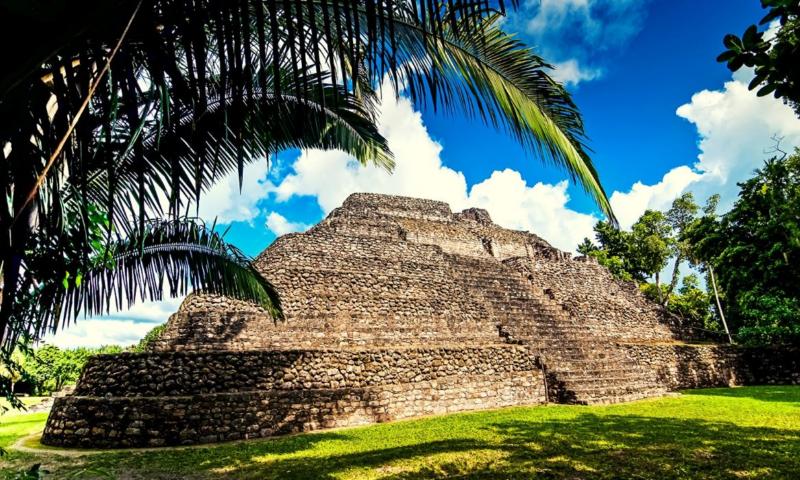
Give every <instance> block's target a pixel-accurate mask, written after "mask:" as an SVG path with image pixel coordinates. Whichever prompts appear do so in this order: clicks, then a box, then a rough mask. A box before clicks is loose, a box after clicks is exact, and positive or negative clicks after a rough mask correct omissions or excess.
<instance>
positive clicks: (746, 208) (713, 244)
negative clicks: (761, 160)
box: [685, 152, 800, 336]
mask: <svg viewBox="0 0 800 480" xmlns="http://www.w3.org/2000/svg"><path fill="white" fill-rule="evenodd" d="M739 186H740V188H741V191H740V193H739V198H738V200H737V201H736V203H735V204H734V206H733V208H732V209H731V211H730V212H728V213H726V214H724V215H722V216H721V217H720V218H716V217H713V216H709V215H706V216H705V217H703V218H701V219H698V220H697V221H696V222H695V223H694V224H693V225H692V226H691V228H690V229H688V230H687V232H686V235H685V237H686V240H687V241H688V242H689V243H690V244H691V246H692V251H693V253H694V255H695V257H696V258H698V259H701V260H702V261H703V262H704V263H705V264H707V265H708V268H709V272H710V273H712V274H716V280H717V284H718V286H719V288H720V290H722V292H724V296H725V298H726V299H727V302H726V306H727V308H726V313H727V314H728V315H727V316H728V319H729V321H730V326H731V328H732V329H733V330H734V331H736V330H740V329H741V328H743V327H747V328H759V329H765V330H770V329H784V330H787V331H788V330H791V329H792V328H794V327H796V326H797V325H798V324H800V320H798V319H800V269H798V267H797V265H798V264H800V263H799V262H800V152H795V154H794V155H791V156H784V157H783V158H773V159H771V160H768V161H767V162H766V163H765V165H764V166H763V167H762V168H761V169H759V170H757V171H756V172H755V176H754V177H753V178H751V179H749V180H747V181H745V182H743V183H740V184H739ZM767 336H768V335H767Z"/></svg>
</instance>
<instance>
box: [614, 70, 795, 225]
mask: <svg viewBox="0 0 800 480" xmlns="http://www.w3.org/2000/svg"><path fill="white" fill-rule="evenodd" d="M751 78H752V72H747V71H745V72H739V73H737V74H736V75H735V76H734V78H733V79H732V80H731V81H729V82H726V83H725V85H724V86H723V88H722V89H720V90H703V91H701V92H698V93H696V94H694V95H693V96H692V99H691V101H690V102H689V103H687V104H685V105H682V106H680V107H679V108H678V109H677V112H676V113H677V115H678V116H679V117H681V118H684V119H686V120H687V121H689V122H691V123H692V124H694V125H695V127H696V128H697V133H698V137H699V141H698V148H699V149H700V154H699V155H698V157H697V161H696V162H695V163H694V164H693V165H691V166H688V165H684V166H679V167H676V168H674V169H672V170H670V171H669V172H667V173H666V174H665V175H664V177H663V178H662V179H661V181H659V182H657V183H656V184H654V185H644V184H642V183H641V182H637V183H636V184H635V185H633V187H632V188H631V190H630V191H628V192H614V193H613V194H612V196H611V205H612V206H613V208H614V211H615V212H616V213H617V215H618V217H619V218H620V221H621V223H622V225H623V226H629V225H630V224H631V223H633V221H635V220H636V218H638V217H639V216H640V215H641V214H642V213H643V212H644V211H645V210H646V209H648V208H650V209H663V208H666V207H668V206H669V205H670V204H671V203H672V200H673V199H674V198H675V197H677V196H678V195H680V194H681V193H682V192H685V191H692V192H694V193H695V195H696V196H697V197H698V198H701V199H703V198H707V197H708V196H710V195H712V194H714V193H719V194H720V195H721V196H722V203H721V208H723V209H726V208H728V207H730V206H731V205H732V203H733V201H734V200H735V199H736V197H737V195H738V192H739V187H738V186H737V183H739V182H742V181H744V180H746V179H747V178H749V177H750V176H752V174H753V171H754V170H755V169H757V168H759V167H761V165H763V163H764V160H765V159H767V158H768V157H770V156H771V154H770V153H769V152H770V149H771V148H773V147H774V141H773V140H772V137H773V136H774V135H777V136H778V137H782V138H783V143H782V148H784V149H792V148H794V147H796V146H800V120H798V118H797V117H796V116H795V114H794V111H793V110H792V109H791V108H789V107H788V106H786V105H784V104H783V102H782V101H780V100H776V99H774V98H772V97H761V98H759V97H758V96H756V94H755V93H754V92H751V91H750V90H748V88H747V85H748V83H749V82H750V79H751Z"/></svg>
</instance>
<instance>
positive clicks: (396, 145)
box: [275, 83, 467, 213]
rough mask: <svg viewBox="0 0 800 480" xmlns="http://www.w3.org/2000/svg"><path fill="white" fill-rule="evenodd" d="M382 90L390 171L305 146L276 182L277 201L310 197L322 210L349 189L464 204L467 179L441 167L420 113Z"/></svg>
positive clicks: (383, 127) (437, 150) (439, 148)
mask: <svg viewBox="0 0 800 480" xmlns="http://www.w3.org/2000/svg"><path fill="white" fill-rule="evenodd" d="M383 90H384V92H385V94H384V98H385V99H386V100H385V101H384V102H383V103H382V104H381V106H380V117H381V121H380V132H381V133H382V134H383V135H384V136H385V137H386V138H387V139H388V141H389V146H390V148H391V150H392V152H394V154H395V157H396V159H397V166H396V168H395V170H394V172H393V173H392V174H389V173H388V172H386V171H385V170H383V169H380V168H378V167H375V166H372V165H370V166H367V167H363V166H361V165H360V164H359V163H358V162H356V161H355V160H354V159H353V158H352V157H350V156H349V155H347V154H346V153H343V152H341V151H322V150H307V151H304V152H303V153H302V154H301V155H300V157H298V158H297V160H296V161H295V162H294V165H293V166H292V168H293V170H294V173H292V174H290V175H287V176H286V177H285V178H284V179H283V181H282V182H280V183H279V184H278V185H277V186H276V188H275V193H276V198H277V199H278V200H279V201H283V200H286V199H288V198H290V197H293V196H298V195H312V196H314V197H316V198H317V201H318V203H319V205H320V207H322V209H323V211H324V212H325V213H327V212H329V211H331V210H332V209H334V208H336V207H338V206H339V205H341V203H342V202H343V201H344V199H345V198H347V196H348V195H350V194H351V193H353V192H380V193H387V194H397V195H414V196H420V197H424V198H432V199H435V200H444V201H447V202H450V203H453V204H455V205H457V206H462V205H463V204H464V198H465V193H464V192H466V188H467V182H466V179H465V178H464V175H463V174H462V173H460V172H456V171H455V170H452V169H450V168H448V167H445V166H444V165H442V161H441V159H440V157H439V154H440V153H441V151H442V146H441V145H440V144H439V143H437V142H436V141H434V140H433V139H432V138H431V137H430V135H428V131H427V129H426V128H425V126H424V125H423V124H422V116H421V115H420V113H419V112H415V111H414V109H413V108H412V106H411V103H410V102H409V101H408V100H407V99H405V98H400V99H395V95H394V93H393V92H392V90H391V87H390V86H389V85H388V83H387V84H385V85H384V87H383Z"/></svg>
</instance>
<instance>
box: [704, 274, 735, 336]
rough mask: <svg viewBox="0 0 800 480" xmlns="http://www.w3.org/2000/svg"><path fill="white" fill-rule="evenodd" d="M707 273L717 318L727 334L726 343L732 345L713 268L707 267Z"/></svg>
mask: <svg viewBox="0 0 800 480" xmlns="http://www.w3.org/2000/svg"><path fill="white" fill-rule="evenodd" d="M708 273H710V274H711V286H712V287H714V298H715V299H716V300H717V311H718V312H719V318H721V319H722V326H723V327H725V333H727V334H728V341H729V342H730V343H733V337H732V336H731V331H730V330H728V322H726V321H725V314H724V313H723V312H722V303H720V301H719V292H718V291H717V280H716V278H714V267H712V266H711V265H709V266H708Z"/></svg>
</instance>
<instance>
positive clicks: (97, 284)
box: [34, 219, 282, 336]
mask: <svg viewBox="0 0 800 480" xmlns="http://www.w3.org/2000/svg"><path fill="white" fill-rule="evenodd" d="M91 263H92V264H93V266H92V267H90V268H87V269H85V270H83V271H77V272H71V275H65V276H64V278H65V280H64V281H63V282H60V283H59V282H50V283H48V284H47V285H46V286H45V287H44V288H43V289H42V290H41V291H40V293H39V295H38V300H39V306H40V309H39V316H38V319H37V320H38V323H37V325H36V328H35V329H34V330H35V331H36V335H37V336H41V335H42V334H43V333H45V332H46V331H55V330H56V329H57V328H58V326H59V319H60V321H61V325H64V324H68V323H69V322H70V321H71V320H72V319H74V318H76V317H77V316H78V315H79V314H81V313H83V314H84V315H101V314H106V313H109V311H110V310H111V309H112V308H114V309H116V310H122V309H127V308H130V307H131V306H132V305H133V304H134V303H136V302H138V301H159V300H162V299H164V298H165V295H166V296H169V297H177V296H183V295H186V294H188V293H190V292H192V291H201V292H205V293H210V294H216V295H225V296H230V297H233V298H237V299H242V300H246V301H251V302H254V303H256V304H258V305H260V306H261V307H262V308H264V309H265V310H266V311H267V312H269V313H270V314H271V315H272V316H273V318H276V319H278V318H281V317H282V313H281V305H280V299H279V297H278V293H277V292H276V291H275V288H274V287H273V286H272V285H271V284H270V283H269V282H268V281H267V280H266V279H264V278H263V277H262V276H261V274H259V273H258V272H257V271H256V270H255V268H253V265H252V263H251V260H250V259H249V258H248V257H247V256H245V255H244V254H243V253H242V252H241V251H239V250H238V249H237V248H236V247H234V246H232V245H230V244H228V243H226V242H225V241H224V240H223V238H222V235H220V234H219V233H218V232H217V231H215V230H214V229H213V228H211V229H209V228H206V226H205V225H204V224H203V223H202V222H199V221H196V220H192V219H179V220H169V221H151V222H147V223H146V224H145V228H144V229H141V230H140V229H132V230H131V233H130V235H129V236H127V237H126V238H124V239H118V240H117V241H116V242H114V243H113V244H111V248H110V249H109V250H107V251H106V252H105V253H102V254H100V255H98V256H97V257H96V258H94V259H92V262H91ZM62 275H63V274H62Z"/></svg>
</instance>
